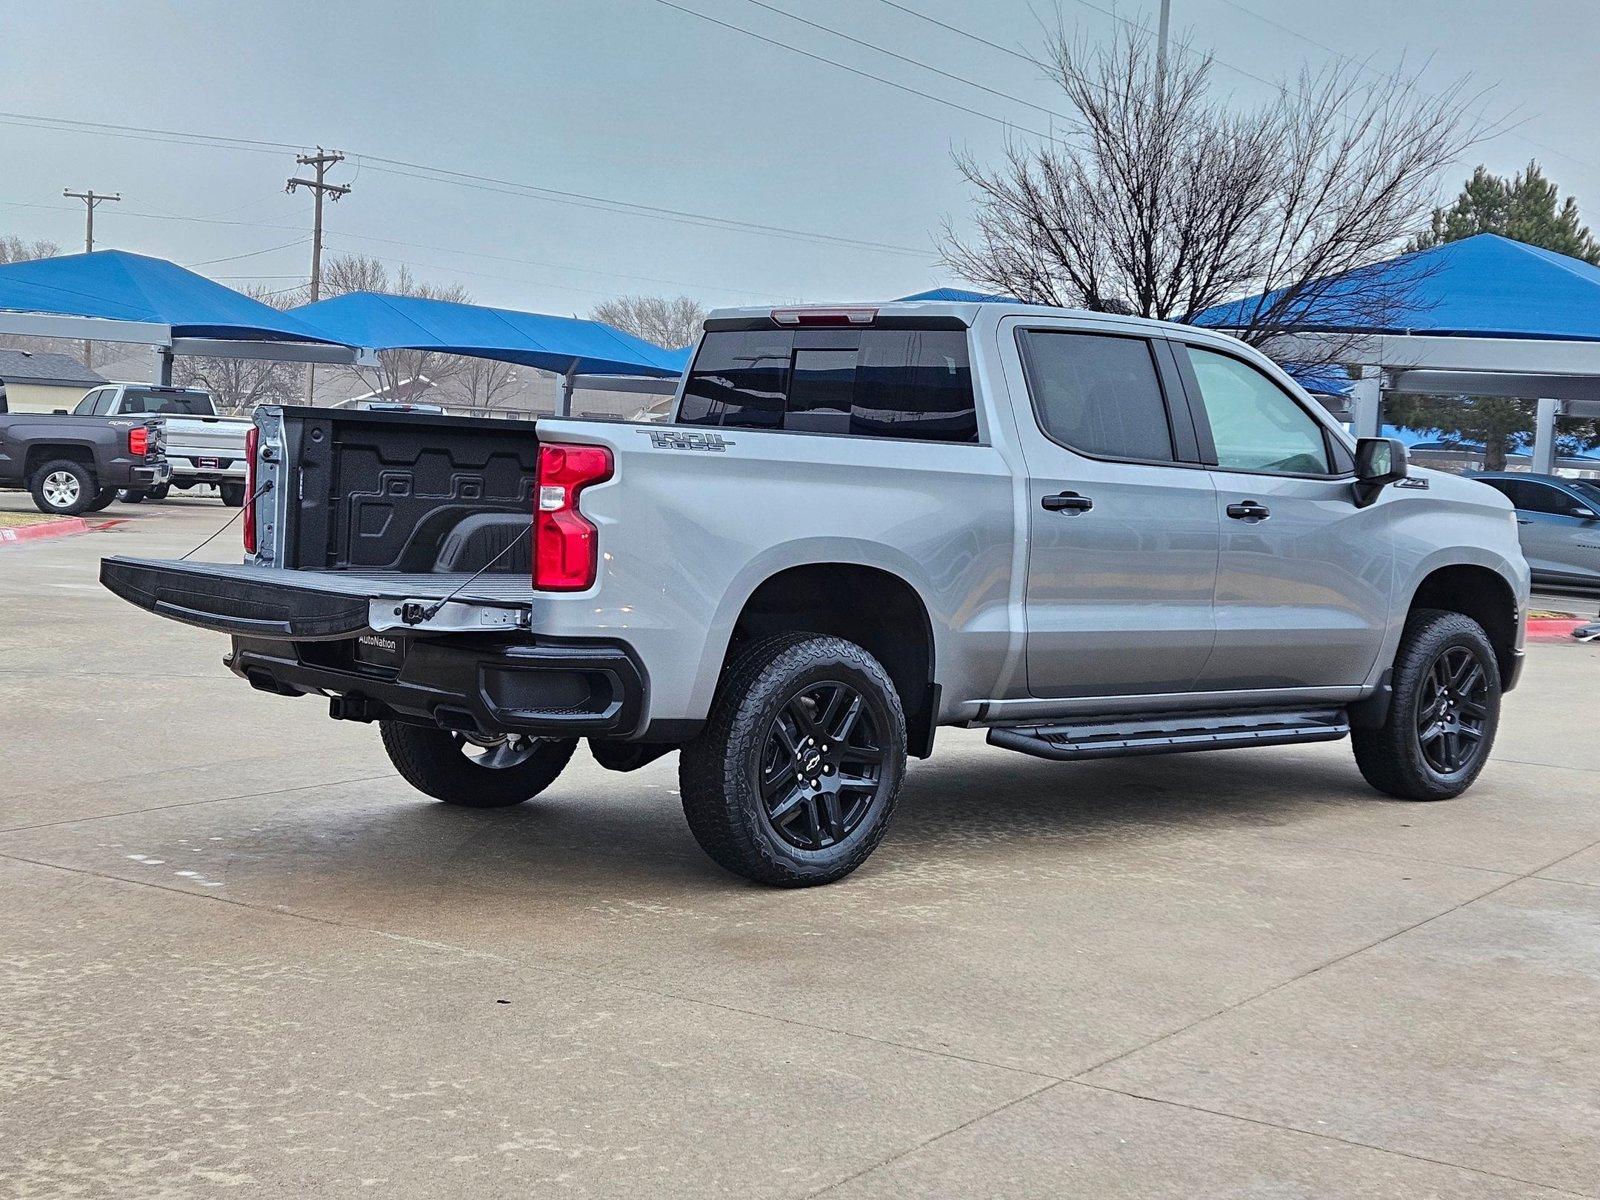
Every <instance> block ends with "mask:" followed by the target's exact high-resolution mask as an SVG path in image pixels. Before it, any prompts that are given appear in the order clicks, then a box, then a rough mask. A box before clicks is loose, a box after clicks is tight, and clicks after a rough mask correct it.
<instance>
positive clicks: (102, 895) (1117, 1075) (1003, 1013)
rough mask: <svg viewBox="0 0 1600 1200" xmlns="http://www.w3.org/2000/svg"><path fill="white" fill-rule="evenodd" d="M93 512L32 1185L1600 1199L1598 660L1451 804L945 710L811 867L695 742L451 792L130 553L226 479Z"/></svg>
mask: <svg viewBox="0 0 1600 1200" xmlns="http://www.w3.org/2000/svg"><path fill="white" fill-rule="evenodd" d="M26 503H27V501H26V498H25V497H22V496H18V495H14V494H9V493H8V494H0V507H10V506H12V505H13V504H26ZM105 515H106V516H108V517H112V518H119V517H120V518H125V520H124V521H123V523H121V524H118V525H116V526H114V527H113V528H112V529H110V530H108V531H106V532H103V533H93V534H88V535H84V536H81V537H77V538H70V539H63V540H60V541H54V542H48V543H36V544H32V545H28V546H14V547H8V548H0V714H4V715H3V717H0V722H3V724H0V730H3V733H0V742H3V751H4V752H3V755H0V914H3V918H4V919H3V921H0V1195H13V1196H50V1197H56V1196H73V1195H85V1196H116V1197H119V1198H120V1197H143V1196H211V1195H220V1194H224V1193H228V1192H236V1193H243V1194H249V1195H265V1196H279V1195H282V1196H295V1197H302V1196H316V1197H322V1196H330V1197H331V1196H339V1197H343V1196H349V1195H352V1194H357V1193H359V1192H360V1191H362V1190H364V1189H365V1190H369V1191H371V1192H373V1193H374V1194H378V1195H383V1196H391V1197H409V1196H427V1197H430V1198H432V1197H452V1196H473V1197H500V1196H506V1197H512V1196H515V1197H526V1196H547V1195H548V1196H566V1195H570V1196H597V1197H602V1196H603V1197H615V1196H661V1195H684V1196H701V1195H718V1194H727V1195H737V1196H740V1197H746V1196H775V1197H801V1196H809V1195H816V1194H826V1195H828V1196H836V1197H858V1196H859V1197H866V1196H899V1195H929V1196H1004V1197H1016V1196H1051V1197H1057V1196H1086V1197H1104V1196H1111V1195H1118V1196H1120V1195H1128V1196H1172V1197H1195V1196H1214V1195H1262V1196H1269V1195H1270V1196H1316V1197H1325V1196H1361V1197H1367V1196H1393V1197H1415V1196H1449V1197H1458V1196H1485V1197H1490V1196H1492V1197H1510V1196H1557V1195H1563V1194H1565V1195H1589V1196H1600V1084H1597V1082H1596V1081H1597V1080H1600V805H1597V801H1600V739H1597V738H1596V737H1595V736H1594V731H1593V730H1594V714H1595V704H1594V696H1595V683H1596V681H1597V679H1600V647H1596V646H1580V645H1576V644H1574V645H1570V646H1568V645H1542V646H1536V647H1534V648H1533V650H1532V653H1531V659H1530V663H1529V666H1528V669H1527V672H1526V675H1525V682H1524V685H1523V688H1522V689H1521V690H1520V691H1518V692H1517V693H1515V694H1514V695H1513V696H1512V697H1511V698H1510V700H1509V701H1508V706H1507V711H1506V718H1505V723H1504V726H1503V728H1502V732H1501V737H1500V742H1499V747H1498V753H1497V755H1496V758H1495V760H1494V762H1493V763H1491V765H1490V767H1489V768H1488V770H1487V772H1486V773H1485V775H1484V777H1483V779H1482V780H1481V781H1480V783H1479V784H1478V786H1477V787H1476V788H1475V789H1474V790H1473V791H1472V792H1470V793H1468V795H1467V796H1465V797H1463V798H1462V799H1460V800H1457V801H1454V802H1451V803H1446V804H1439V805H1410V804H1402V803H1397V802H1392V801H1388V800H1385V799H1382V798H1380V797H1378V796H1377V795H1375V794H1374V793H1372V792H1370V791H1369V790H1367V789H1366V788H1365V786H1364V785H1363V784H1362V782H1361V780H1360V777H1359V776H1358V775H1357V774H1356V772H1355V768H1354V765H1353V763H1352V762H1351V760H1350V757H1349V750H1348V747H1347V746H1345V745H1343V744H1333V745H1326V746H1314V747H1305V748H1286V749H1279V750H1262V751H1240V752H1229V753H1219V754H1211V755H1201V756H1195V757H1188V758H1167V759H1148V760H1135V761H1131V762H1125V763H1116V762H1104V763H1084V764H1075V765H1070V766H1069V765H1059V764H1050V763H1045V762H1038V761H1035V760H1030V759H1026V758H1022V757H1018V756H1013V755H1007V754H1005V753H1003V752H1000V751H995V750H991V749H989V748H988V747H986V746H984V744H983V742H982V738H981V736H980V735H977V734H972V733H967V732H941V736H940V747H939V752H938V753H937V755H936V756H935V758H934V759H933V760H931V761H930V762H927V763H919V764H915V765H913V767H912V769H911V771H910V774H909V778H908V782H907V786H906V790H905V793H904V797H903V799H902V802H901V807H900V810H899V812H898V814H897V818H896V825H895V828H894V829H893V830H892V831H891V832H890V835H889V837H888V839H887V840H886V841H885V843H884V845H883V846H882V848H881V849H880V850H879V851H878V853H877V855H876V856H875V857H874V858H873V859H872V860H871V861H870V862H869V864H868V865H867V866H866V867H865V868H863V869H862V871H860V872H859V873H858V874H857V875H856V876H854V877H852V878H851V879H849V880H847V881H845V882H844V883H842V884H839V885H836V886H834V887H830V888H824V889H817V890H812V891H805V892H778V891H770V890H766V889H760V888H755V887H752V886H749V885H746V884H744V883H743V882H741V881H739V880H736V879H734V878H732V877H730V876H728V875H725V874H723V873H722V872H720V871H719V870H718V869H717V868H715V867H714V866H712V865H711V864H710V863H709V862H708V861H707V860H706V859H705V858H704V857H703V856H702V855H701V853H700V851H699V849H698V847H696V846H695V844H694V842H693V840H692V839H691V837H690V836H689V834H688V832H687V830H686V829H685V828H684V825H683V821H682V816H681V813H680V811H679V810H678V798H677V795H676V787H677V782H676V768H675V761H674V760H672V759H670V758H669V759H667V760H664V761H661V762H658V763H655V764H652V765H651V766H650V767H648V768H646V769H645V770H643V771H640V772H637V773H634V774H629V775H618V774H612V773H607V772H604V771H601V770H600V769H599V768H598V767H596V766H595V765H594V764H593V763H592V761H590V760H589V758H588V756H587V754H586V752H583V751H580V753H579V755H578V757H577V758H576V759H575V760H574V764H573V766H572V767H571V768H570V769H569V770H568V772H567V774H566V775H564V776H563V778H562V779H561V780H560V781H559V782H558V783H557V784H556V785H555V786H554V787H553V788H552V789H551V790H550V791H549V792H548V793H547V794H546V795H545V796H544V797H541V798H540V799H539V800H537V801H535V802H534V803H533V804H530V805H527V806H522V807H520V808H517V809H513V810H509V811H500V812H461V811H456V810H452V809H448V808H446V807H445V806H443V805H439V804H435V803H433V802H431V801H429V800H427V799H426V798H424V797H421V796H419V795H417V794H416V793H414V792H412V791H411V790H410V789H409V788H407V787H406V786H405V785H404V784H403V783H402V782H401V781H400V780H399V779H398V778H397V777H396V776H395V775H394V773H393V771H392V770H391V769H390V768H389V766H388V763H387V760H386V759H385V758H384V756H383V755H382V752H381V750H380V749H379V747H378V744H377V737H376V734H375V731H374V730H372V729H370V728H366V727H362V726H356V725H345V724H339V723H335V722H331V721H328V720H327V719H326V717H325V715H324V712H323V709H322V706H321V705H320V704H319V703H318V702H317V701H315V700H314V699H311V698H305V699H300V700H283V699H279V698H274V697H268V696H262V695H259V694H257V693H254V692H252V691H251V690H250V689H248V688H247V687H245V686H244V685H243V684H241V683H239V682H238V681H237V680H235V679H233V678H232V677H231V676H230V675H228V674H227V673H226V671H224V670H223V669H222V668H221V666H220V664H219V662H218V660H219V658H220V655H221V654H222V652H223V649H224V644H223V641H222V639H220V638H216V637H214V636H211V635H207V634H204V633H202V632H200V631H197V630H191V629H186V628H183V627H180V626H177V625H174V624H172V623H170V622H166V621H161V620H158V619H156V618H154V617H149V616H147V615H145V614H143V613H140V612H138V611H137V610H135V609H132V608H130V607H128V606H127V605H125V604H122V603H121V602H120V601H117V600H116V599H115V598H114V597H112V596H110V595H109V594H108V593H106V592H104V591H103V590H102V589H100V588H99V586H98V584H97V583H96V582H95V564H96V562H97V560H98V557H99V556H100V555H102V554H108V553H135V554H177V553H181V552H182V551H184V550H186V549H188V548H189V547H191V546H193V545H194V544H195V543H197V542H199V541H200V540H201V538H203V537H204V536H205V535H206V534H207V533H209V532H211V531H212V530H213V529H215V528H216V527H217V526H220V525H221V524H222V523H223V522H224V521H226V520H227V519H228V517H230V516H231V515H233V514H232V512H231V510H225V509H223V508H221V507H220V505H218V504H217V503H216V502H215V500H206V501H191V500H180V501H176V502H170V503H168V504H166V505H161V506H140V507H138V508H128V507H126V506H122V505H117V506H114V507H113V508H112V509H110V510H109V511H108V512H107V513H106V514H105ZM237 545H238V542H237V533H236V530H229V531H228V532H227V533H225V534H223V535H222V536H221V537H219V538H218V539H217V541H216V542H214V543H213V544H212V545H211V546H210V547H208V548H207V549H206V550H205V551H202V552H201V556H202V557H217V558H236V557H237V549H236V547H237Z"/></svg>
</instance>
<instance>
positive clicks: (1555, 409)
mask: <svg viewBox="0 0 1600 1200" xmlns="http://www.w3.org/2000/svg"><path fill="white" fill-rule="evenodd" d="M1560 411H1561V401H1559V400H1551V399H1549V398H1546V399H1543V400H1540V401H1539V407H1538V409H1537V411H1536V415H1535V416H1534V419H1533V463H1532V469H1533V472H1534V473H1535V474H1537V475H1553V474H1554V473H1555V469H1556V416H1557V414H1558V413H1560Z"/></svg>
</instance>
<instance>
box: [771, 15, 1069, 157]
mask: <svg viewBox="0 0 1600 1200" xmlns="http://www.w3.org/2000/svg"><path fill="white" fill-rule="evenodd" d="M746 3H748V4H753V5H755V6H756V7H757V8H763V9H766V10H767V11H768V12H772V13H777V14H778V15H779V16H783V17H788V18H789V20H791V21H798V22H799V23H800V24H802V25H806V26H809V27H810V28H812V29H817V30H821V31H822V32H823V33H830V34H832V35H833V36H834V37H837V38H843V39H844V40H845V41H847V42H852V43H854V44H855V45H857V46H862V47H865V48H866V49H868V50H873V51H876V52H877V53H879V54H886V55H888V56H889V57H890V58H892V59H895V60H897V61H898V62H903V63H909V64H910V65H911V66H913V67H921V68H922V69H923V70H924V71H932V72H933V73H934V74H935V75H939V76H942V77H943V78H945V79H950V80H954V81H955V82H956V83H962V84H965V85H966V86H968V87H972V88H977V89H978V90H979V91H980V92H988V93H989V95H991V96H998V97H999V98H1000V99H1002V100H1009V101H1011V102H1012V103H1013V104H1021V105H1022V106H1024V107H1025V108H1031V109H1034V110H1035V111H1036V112H1041V113H1044V114H1045V115H1046V116H1048V117H1054V118H1056V119H1057V120H1058V121H1065V122H1067V123H1068V124H1070V125H1075V126H1076V125H1080V124H1081V122H1079V121H1078V119H1077V118H1076V117H1069V116H1067V114H1065V113H1060V112H1057V111H1056V110H1055V109H1053V108H1046V107H1045V106H1044V105H1042V104H1035V103H1034V102H1033V101H1032V100H1024V99H1023V98H1022V97H1021V96H1013V95H1012V94H1011V93H1010V92H1002V91H999V90H998V89H996V88H992V87H989V86H988V85H987V84H983V83H979V82H978V81H977V80H975V79H968V78H967V77H966V76H965V75H956V74H952V73H951V72H949V71H945V70H942V69H940V68H939V67H936V66H934V65H932V64H931V63H925V62H923V61H922V60H920V59H916V58H911V57H909V56H907V55H904V54H901V53H899V52H897V51H894V50H890V49H889V48H888V47H886V46H879V45H877V44H875V43H873V42H869V41H865V40H863V39H862V38H858V37H856V36H854V35H853V34H849V33H845V32H844V31H843V30H840V29H834V28H832V27H831V26H828V25H823V24H820V23H818V22H816V21H812V20H809V19H807V18H806V17H802V16H800V15H799V14H797V13H792V12H788V11H786V10H784V9H781V8H778V7H777V6H776V5H772V4H766V3H764V2H763V0H746Z"/></svg>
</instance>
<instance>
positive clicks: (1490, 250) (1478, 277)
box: [1195, 233, 1600, 341]
mask: <svg viewBox="0 0 1600 1200" xmlns="http://www.w3.org/2000/svg"><path fill="white" fill-rule="evenodd" d="M1375 280H1377V281H1381V282H1383V283H1385V284H1387V285H1391V286H1392V287H1393V288H1394V290H1395V291H1396V292H1397V293H1399V295H1400V296H1402V297H1403V302H1402V303H1399V304H1397V305H1396V306H1395V311H1393V312H1391V313H1389V314H1386V315H1385V317H1384V319H1382V320H1379V321H1374V320H1373V319H1372V315H1371V313H1370V312H1367V311H1364V310H1365V309H1366V308H1367V307H1368V306H1367V305H1365V304H1363V302H1362V299H1361V297H1362V295H1363V294H1368V295H1370V294H1371V287H1372V284H1373V282H1374V281H1375ZM1280 294H1281V293H1279V292H1267V293H1265V294H1263V295H1260V296H1251V297H1249V298H1248V299H1244V300H1235V301H1232V302H1230V303H1228V304H1219V305H1216V306H1215V307H1213V308H1208V309H1206V310H1205V311H1204V312H1202V313H1200V314H1199V315H1198V316H1197V317H1196V318H1195V323H1196V324H1199V325H1209V326H1212V327H1214V328H1218V329H1231V328H1238V327H1239V326H1241V325H1244V324H1246V323H1247V322H1248V321H1249V320H1250V317H1251V314H1253V313H1256V312H1260V311H1262V310H1263V309H1265V308H1266V307H1267V306H1269V305H1270V304H1271V303H1272V301H1273V300H1274V299H1275V298H1276V297H1277V296H1279V295H1280ZM1278 323H1279V324H1281V325H1285V326H1289V327H1292V328H1293V329H1294V331H1295V332H1305V333H1385V334H1408V333H1417V334H1436V335H1446V336H1454V337H1497V338H1541V339H1551V340H1567V341H1600V267H1596V266H1594V265H1593V264H1591V263H1586V262H1584V261H1583V260H1582V259H1577V258H1569V257H1568V256H1567V255H1565V254H1557V253H1555V252H1554V251H1553V250H1544V249H1541V248H1539V247H1538V246H1529V245H1526V244H1525V243H1523V242H1514V241H1512V240H1511V239H1510V238H1504V237H1501V236H1500V235H1499V234H1495V233H1480V234H1478V235H1477V236H1476V237H1469V238H1463V239H1462V240H1461V241H1459V242H1446V243H1445V244H1444V245H1442V246H1434V247H1432V248H1430V249H1427V250H1419V251H1417V252H1416V253H1414V254H1402V255H1400V256H1398V257H1397V258H1391V259H1389V260H1388V261H1387V262H1382V263H1378V264H1376V265H1374V266H1371V267H1366V268H1363V269H1362V270H1359V271H1352V272H1350V273H1348V274H1346V275H1343V276H1340V277H1338V278H1336V279H1333V280H1331V281H1330V282H1329V284H1328V286H1327V287H1326V288H1323V289H1321V290H1320V291H1319V292H1318V294H1317V295H1316V297H1315V298H1314V299H1311V300H1309V301H1307V302H1305V303H1303V304H1302V305H1300V306H1299V307H1298V308H1297V309H1293V310H1291V311H1290V312H1288V313H1287V314H1285V316H1284V317H1283V318H1281V319H1280V320H1279V322H1278Z"/></svg>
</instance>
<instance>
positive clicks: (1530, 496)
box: [1512, 480, 1583, 517]
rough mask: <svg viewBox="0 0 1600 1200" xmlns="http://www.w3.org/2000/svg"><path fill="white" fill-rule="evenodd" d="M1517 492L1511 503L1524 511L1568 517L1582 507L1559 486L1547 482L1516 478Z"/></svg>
mask: <svg viewBox="0 0 1600 1200" xmlns="http://www.w3.org/2000/svg"><path fill="white" fill-rule="evenodd" d="M1517 492H1518V493H1519V494H1518V496H1517V498H1516V499H1515V500H1513V501H1512V503H1514V504H1515V505H1516V506H1517V507H1518V508H1520V509H1523V510H1524V511H1526V512H1536V513H1549V514H1550V515H1552V516H1557V517H1570V516H1572V515H1573V513H1574V511H1576V510H1577V509H1579V508H1582V507H1583V506H1582V505H1581V504H1579V503H1578V502H1577V501H1576V500H1574V499H1573V498H1572V497H1571V496H1569V495H1567V493H1565V492H1563V491H1562V490H1561V489H1560V488H1553V487H1551V486H1550V485H1549V484H1547V483H1534V482H1533V481H1532V480H1529V481H1527V482H1523V481H1522V480H1518V481H1517Z"/></svg>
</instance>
